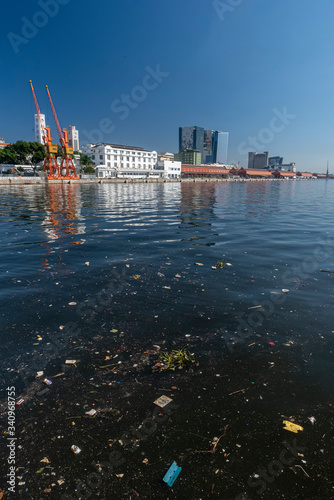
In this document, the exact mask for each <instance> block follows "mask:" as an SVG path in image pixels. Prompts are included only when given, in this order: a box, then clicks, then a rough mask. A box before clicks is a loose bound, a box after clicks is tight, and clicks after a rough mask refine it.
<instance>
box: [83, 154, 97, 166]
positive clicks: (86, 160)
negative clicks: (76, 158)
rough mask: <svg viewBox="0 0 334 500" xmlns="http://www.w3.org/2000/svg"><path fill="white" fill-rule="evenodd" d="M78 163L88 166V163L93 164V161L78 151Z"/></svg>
mask: <svg viewBox="0 0 334 500" xmlns="http://www.w3.org/2000/svg"><path fill="white" fill-rule="evenodd" d="M80 164H81V165H85V167H89V166H90V165H94V162H93V160H92V159H91V158H90V157H89V156H88V155H83V154H81V153H80Z"/></svg>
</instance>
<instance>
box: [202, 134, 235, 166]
mask: <svg viewBox="0 0 334 500" xmlns="http://www.w3.org/2000/svg"><path fill="white" fill-rule="evenodd" d="M228 137H229V133H228V132H220V131H218V130H205V131H204V156H203V157H202V163H222V164H226V163H227V150H228Z"/></svg>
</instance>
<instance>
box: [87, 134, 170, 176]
mask: <svg viewBox="0 0 334 500" xmlns="http://www.w3.org/2000/svg"><path fill="white" fill-rule="evenodd" d="M82 153H83V154H84V155H87V156H89V157H90V158H91V159H92V161H93V162H94V164H95V165H96V166H99V165H104V166H105V167H108V168H112V169H114V170H116V176H117V177H121V178H126V179H130V178H133V179H143V178H152V177H159V175H160V174H159V172H156V171H155V168H156V166H157V152H156V151H147V150H146V149H144V148H139V147H134V146H122V145H119V144H108V143H102V142H101V143H99V144H87V146H83V147H82Z"/></svg>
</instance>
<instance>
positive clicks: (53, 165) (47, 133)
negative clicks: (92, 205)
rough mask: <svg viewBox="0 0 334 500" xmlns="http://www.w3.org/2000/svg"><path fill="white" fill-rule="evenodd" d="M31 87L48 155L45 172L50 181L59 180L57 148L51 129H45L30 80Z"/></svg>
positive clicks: (46, 156)
mask: <svg viewBox="0 0 334 500" xmlns="http://www.w3.org/2000/svg"><path fill="white" fill-rule="evenodd" d="M30 86H31V91H32V95H33V98H34V101H35V106H36V111H37V115H38V120H39V125H40V128H41V133H42V140H43V143H44V147H45V153H46V154H45V158H44V162H43V171H44V172H47V174H48V178H49V179H57V178H59V175H60V172H59V167H58V163H57V160H56V157H55V156H54V155H55V154H57V146H53V145H52V138H51V130H50V127H44V125H43V123H42V118H41V112H40V109H39V106H38V102H37V97H36V94H35V90H34V87H33V85H32V81H31V80H30Z"/></svg>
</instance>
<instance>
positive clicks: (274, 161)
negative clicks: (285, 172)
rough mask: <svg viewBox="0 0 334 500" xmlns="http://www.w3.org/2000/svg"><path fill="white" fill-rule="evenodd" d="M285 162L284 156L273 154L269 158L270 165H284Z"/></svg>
mask: <svg viewBox="0 0 334 500" xmlns="http://www.w3.org/2000/svg"><path fill="white" fill-rule="evenodd" d="M282 164H283V157H282V156H271V157H270V158H269V162H268V165H269V166H272V165H282Z"/></svg>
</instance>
